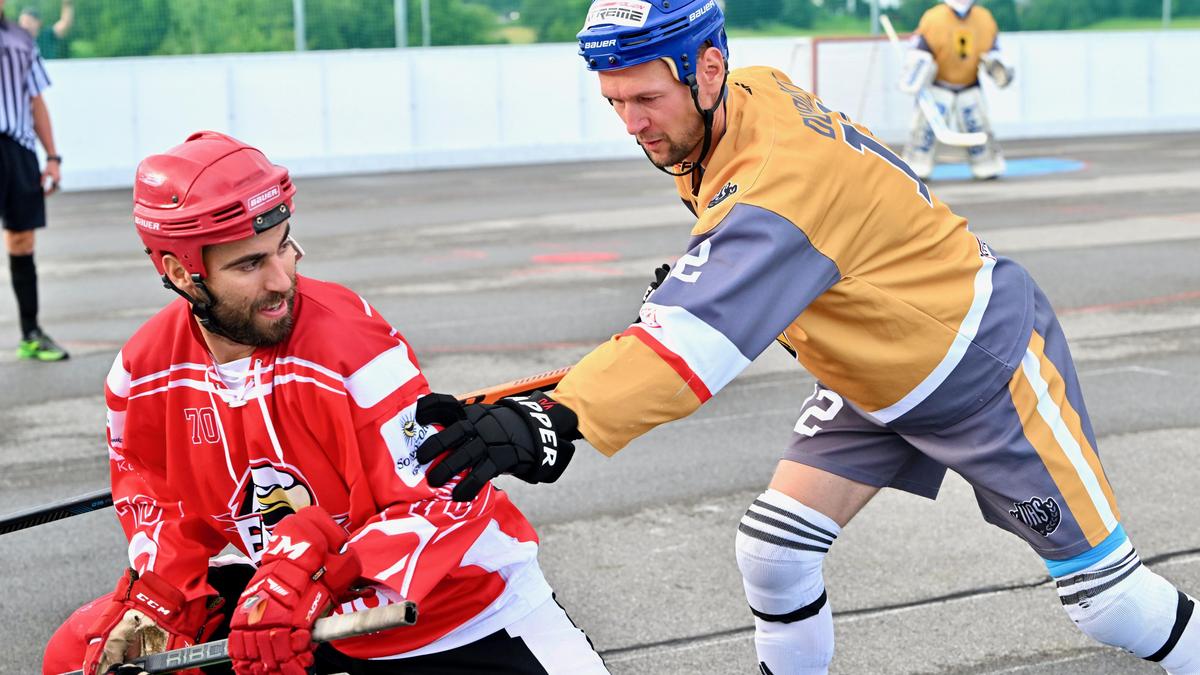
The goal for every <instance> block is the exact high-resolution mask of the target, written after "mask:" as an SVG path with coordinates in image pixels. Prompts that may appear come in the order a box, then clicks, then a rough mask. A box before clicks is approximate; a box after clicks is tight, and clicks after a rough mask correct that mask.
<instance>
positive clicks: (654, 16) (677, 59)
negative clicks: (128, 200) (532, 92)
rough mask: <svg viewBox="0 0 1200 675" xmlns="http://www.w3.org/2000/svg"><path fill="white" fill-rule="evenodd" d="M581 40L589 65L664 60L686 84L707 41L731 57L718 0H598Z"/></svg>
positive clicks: (614, 66)
mask: <svg viewBox="0 0 1200 675" xmlns="http://www.w3.org/2000/svg"><path fill="white" fill-rule="evenodd" d="M576 37H577V38H578V39H579V55H580V56H582V57H583V60H584V61H586V62H587V67H588V70H595V71H603V70H618V69H621V68H628V67H630V66H636V65H638V64H640V63H647V62H649V61H653V60H655V59H663V60H665V61H666V62H667V63H668V64H669V65H670V66H671V71H672V72H674V73H675V77H677V78H678V79H679V81H680V82H683V83H684V84H689V85H690V84H693V83H694V82H695V75H696V71H695V66H694V64H693V62H692V61H693V59H695V58H696V52H697V51H699V49H700V46H701V45H703V44H704V43H705V42H706V41H707V42H711V43H712V46H714V47H716V48H717V49H720V50H721V54H723V55H724V56H725V58H726V59H728V58H729V48H728V45H727V42H726V39H725V16H724V15H723V14H722V13H721V7H720V6H719V5H718V4H717V0H595V2H593V3H592V6H591V8H590V9H589V10H588V14H587V19H586V20H585V21H584V23H583V30H581V31H579V34H578V35H577V36H576Z"/></svg>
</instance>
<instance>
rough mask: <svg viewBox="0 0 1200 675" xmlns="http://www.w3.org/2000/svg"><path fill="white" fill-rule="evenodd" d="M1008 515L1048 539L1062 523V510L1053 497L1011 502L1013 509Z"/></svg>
mask: <svg viewBox="0 0 1200 675" xmlns="http://www.w3.org/2000/svg"><path fill="white" fill-rule="evenodd" d="M1008 513H1009V515H1011V516H1012V517H1014V518H1016V519H1017V520H1019V521H1021V522H1022V523H1025V524H1026V525H1028V526H1029V527H1030V528H1031V529H1033V531H1034V532H1037V533H1038V534H1040V535H1042V536H1043V537H1049V536H1050V534H1051V533H1052V532H1054V531H1055V530H1057V529H1058V526H1059V524H1060V523H1061V522H1062V509H1060V508H1059V506H1058V502H1056V501H1054V497H1046V498H1045V499H1042V498H1041V497H1032V498H1030V499H1027V500H1025V501H1023V502H1013V508H1011V509H1009V511H1008Z"/></svg>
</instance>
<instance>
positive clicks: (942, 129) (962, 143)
mask: <svg viewBox="0 0 1200 675" xmlns="http://www.w3.org/2000/svg"><path fill="white" fill-rule="evenodd" d="M879 25H881V26H883V32H885V33H887V36H888V40H890V41H891V43H892V47H893V48H895V50H896V56H898V57H900V61H901V62H903V61H904V47H902V46H901V45H900V37H899V36H898V35H896V29H895V28H893V27H892V20H891V19H889V18H888V16H887V14H880V15H879ZM917 107H919V108H920V109H921V113H922V114H923V115H925V119H926V120H928V121H929V128H930V129H933V135H934V136H935V137H937V139H938V142H939V143H944V144H945V145H955V146H958V147H962V148H970V147H973V146H976V145H986V144H987V140H988V137H987V134H985V133H983V132H982V131H972V132H963V131H954V130H953V129H951V128H950V127H948V126H946V120H945V118H943V117H942V113H941V111H940V110H938V107H937V102H936V101H934V100H933V94H931V93H929V88H928V87H921V91H919V92H917Z"/></svg>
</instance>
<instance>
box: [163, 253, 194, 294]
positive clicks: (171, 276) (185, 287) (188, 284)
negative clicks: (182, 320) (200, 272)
mask: <svg viewBox="0 0 1200 675" xmlns="http://www.w3.org/2000/svg"><path fill="white" fill-rule="evenodd" d="M162 262H163V271H164V272H165V274H166V277H167V280H168V281H170V282H171V283H172V284H174V285H175V288H178V289H179V290H181V291H183V292H184V293H187V294H188V295H195V287H196V284H195V283H194V282H193V281H192V275H191V274H190V273H188V271H187V268H186V267H184V266H183V263H181V262H179V258H176V257H175V256H174V255H171V254H170V253H166V254H164V255H163V259H162Z"/></svg>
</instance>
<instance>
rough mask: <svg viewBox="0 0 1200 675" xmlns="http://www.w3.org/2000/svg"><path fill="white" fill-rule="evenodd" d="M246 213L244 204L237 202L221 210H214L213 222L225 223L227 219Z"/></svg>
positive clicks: (239, 216)
mask: <svg viewBox="0 0 1200 675" xmlns="http://www.w3.org/2000/svg"><path fill="white" fill-rule="evenodd" d="M245 215H246V209H245V208H244V207H243V206H242V204H241V202H236V203H234V204H230V205H229V206H226V207H225V208H223V209H221V210H220V211H216V212H214V213H213V214H212V220H213V223H224V222H225V221H228V220H233V219H235V218H241V217H243V216H245Z"/></svg>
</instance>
